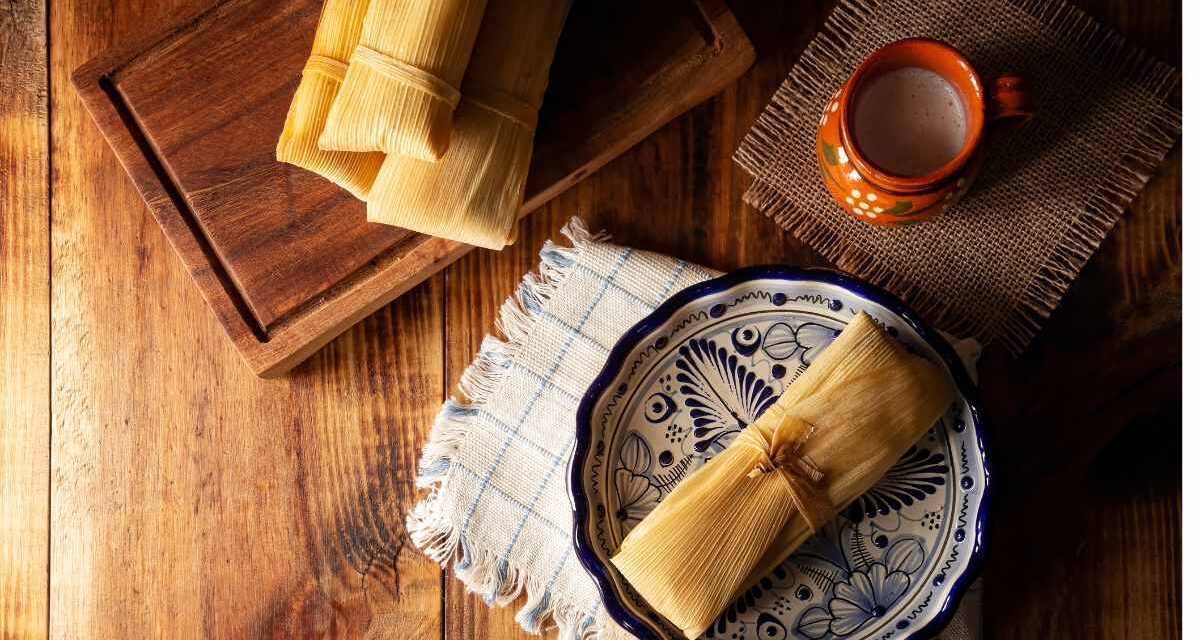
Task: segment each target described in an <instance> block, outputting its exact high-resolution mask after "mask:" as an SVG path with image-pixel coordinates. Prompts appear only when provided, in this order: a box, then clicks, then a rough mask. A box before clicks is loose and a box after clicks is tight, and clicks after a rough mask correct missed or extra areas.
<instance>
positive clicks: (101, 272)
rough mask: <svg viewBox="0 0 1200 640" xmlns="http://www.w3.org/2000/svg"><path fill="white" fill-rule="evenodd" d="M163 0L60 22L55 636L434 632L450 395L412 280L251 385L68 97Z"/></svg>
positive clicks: (92, 4)
mask: <svg viewBox="0 0 1200 640" xmlns="http://www.w3.org/2000/svg"><path fill="white" fill-rule="evenodd" d="M172 8H173V7H171V6H169V3H162V4H156V3H150V4H144V3H130V2H125V1H122V0H75V1H74V2H70V3H67V4H66V5H64V6H61V7H60V6H58V5H56V6H55V7H54V10H53V11H52V12H51V27H50V28H51V33H52V36H51V38H52V39H51V42H52V43H54V46H53V47H52V56H51V75H52V77H51V84H52V92H51V95H52V114H53V130H54V132H55V144H54V149H53V162H54V167H55V171H54V179H53V190H54V198H53V211H52V216H53V217H52V223H53V242H52V250H53V277H54V284H55V287H54V291H53V294H52V305H53V306H52V314H53V324H52V329H53V354H52V356H53V363H54V365H53V371H54V378H53V385H52V401H53V406H54V434H53V467H52V470H51V480H52V498H53V503H52V504H53V507H52V515H51V522H52V527H53V529H52V536H51V538H52V540H51V545H52V554H51V568H50V575H51V602H52V610H53V611H54V615H53V617H52V620H51V632H52V633H51V634H52V635H53V636H54V637H55V638H113V637H116V638H121V637H130V638H141V637H167V638H234V637H238V638H240V637H275V638H295V637H318V636H320V637H324V636H327V635H328V636H335V635H337V636H366V637H373V636H374V637H380V636H382V637H422V638H423V637H427V636H426V632H427V630H428V629H439V628H440V626H441V608H440V602H441V572H440V570H439V569H438V568H437V567H436V566H435V565H433V564H432V563H429V562H426V561H424V560H423V559H419V558H418V554H417V553H416V552H415V551H414V550H413V549H412V548H411V545H409V544H407V542H406V541H407V538H406V536H405V533H404V526H403V515H404V510H405V509H406V508H407V507H408V506H409V505H410V504H411V503H412V500H413V499H414V495H413V490H412V484H411V482H412V480H411V474H408V473H402V472H401V471H402V470H405V469H412V468H414V467H415V464H416V458H417V456H418V452H419V449H420V446H421V444H422V442H423V437H424V433H425V430H426V429H427V427H428V425H429V424H430V422H431V421H432V419H433V417H434V415H435V413H436V410H437V408H438V405H439V397H440V392H441V389H442V387H443V381H442V373H441V372H442V337H443V333H442V325H443V321H442V312H441V300H442V287H441V283H440V282H431V283H428V284H426V285H422V286H419V287H417V288H415V289H414V290H413V291H411V292H410V293H409V294H408V295H405V296H403V297H402V298H400V299H399V300H397V301H396V302H394V303H393V304H391V305H389V306H387V307H386V308H385V309H384V310H382V311H380V312H379V313H377V314H375V315H373V316H372V317H370V318H369V319H368V320H367V321H366V322H364V323H362V324H360V325H359V326H357V327H355V329H354V330H353V331H351V332H349V333H347V334H345V335H344V336H343V337H341V338H340V339H339V340H337V341H336V342H335V343H334V344H332V345H330V346H329V347H328V348H326V349H325V350H323V351H322V352H320V353H319V354H318V355H317V357H315V358H313V359H312V361H311V362H309V363H307V364H306V365H305V366H304V367H302V368H300V369H298V370H297V371H296V372H295V373H293V374H292V375H291V376H289V377H288V379H286V380H275V381H267V380H261V379H259V378H257V377H255V376H254V374H253V373H252V372H251V371H249V370H248V369H247V368H246V367H245V366H244V365H243V364H242V362H241V360H240V357H239V355H238V353H237V351H236V350H235V349H233V348H232V346H231V345H230V344H229V342H228V340H227V338H226V337H225V335H224V333H223V331H222V330H221V327H220V325H219V323H217V322H215V321H214V320H213V318H212V315H211V314H210V313H209V312H208V311H206V310H205V305H204V303H203V301H202V300H201V299H200V298H199V297H198V296H196V295H195V290H194V285H193V284H192V281H191V279H190V277H189V274H188V273H187V272H186V271H185V270H184V269H181V268H180V264H179V262H178V260H176V259H175V258H173V257H172V255H171V248H170V247H169V245H168V244H167V242H166V241H165V239H164V237H163V234H162V233H161V232H160V231H159V229H158V227H157V225H156V224H155V221H154V219H153V218H152V217H150V216H149V215H148V214H147V212H146V211H145V207H144V204H143V201H142V199H141V198H140V196H139V194H138V193H137V192H136V190H135V189H134V187H133V185H131V184H130V183H129V181H128V178H127V177H126V176H125V175H124V173H123V172H122V170H121V167H120V166H119V165H118V164H117V162H116V160H115V158H113V156H112V154H111V153H109V152H108V150H107V149H105V148H104V146H105V145H104V142H103V139H102V137H101V135H100V133H99V132H98V131H97V130H96V128H95V127H93V126H91V124H90V122H89V121H88V115H87V113H86V111H85V110H84V108H83V106H82V104H81V103H80V102H79V100H78V99H77V97H76V96H75V94H74V92H73V91H71V90H70V84H69V83H70V72H71V70H72V69H73V68H75V67H76V66H77V65H78V64H79V63H81V62H82V61H83V60H86V59H87V58H89V57H91V56H93V55H95V54H96V53H97V52H98V51H101V50H103V49H105V48H107V47H110V46H111V45H113V44H114V43H116V42H119V41H122V40H123V39H124V38H125V37H126V36H125V34H130V33H135V32H137V31H139V30H141V29H143V28H144V25H145V24H148V23H153V22H155V21H156V20H159V19H161V18H162V14H163V13H165V12H166V11H169V10H171V9H172Z"/></svg>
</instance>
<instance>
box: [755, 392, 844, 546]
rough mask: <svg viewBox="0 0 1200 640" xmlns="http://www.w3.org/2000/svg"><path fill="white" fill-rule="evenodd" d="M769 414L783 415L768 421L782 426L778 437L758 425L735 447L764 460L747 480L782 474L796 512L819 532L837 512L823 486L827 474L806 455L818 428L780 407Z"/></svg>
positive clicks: (775, 416)
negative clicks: (741, 447) (805, 445)
mask: <svg viewBox="0 0 1200 640" xmlns="http://www.w3.org/2000/svg"><path fill="white" fill-rule="evenodd" d="M767 412H768V413H774V414H781V415H773V416H768V419H772V418H774V419H777V420H778V421H779V423H780V426H779V427H778V428H777V429H776V430H775V435H774V437H770V436H768V435H767V433H766V432H765V429H764V428H763V427H762V426H761V425H760V423H757V422H756V423H754V424H751V425H750V426H748V427H746V429H745V430H744V431H743V432H742V434H741V435H740V436H739V437H738V438H737V439H736V440H735V441H734V444H733V446H743V447H750V448H752V449H756V450H757V451H758V453H759V455H760V456H761V460H760V461H759V462H758V464H757V465H755V467H754V468H753V469H751V470H750V473H747V474H746V477H747V478H757V477H759V476H762V475H766V474H770V473H776V474H780V475H781V476H782V477H783V479H784V480H785V481H786V482H785V484H784V487H786V489H787V492H788V494H789V495H790V496H791V498H792V504H793V505H794V506H795V507H796V512H797V513H799V514H800V516H801V517H802V518H804V520H805V522H807V523H808V526H809V527H810V528H812V529H814V530H815V529H819V528H820V527H821V525H823V524H825V523H826V522H829V521H830V520H832V519H833V516H834V515H835V513H836V512H835V511H834V509H833V503H832V502H830V501H829V497H828V496H827V495H826V493H825V489H823V488H822V487H821V486H820V485H821V481H822V480H823V479H824V478H825V473H824V472H822V471H821V470H820V469H819V468H817V465H816V463H815V462H813V460H812V458H810V457H809V456H807V455H805V453H804V443H805V442H808V439H809V438H810V437H812V435H813V433H814V432H815V431H816V427H814V426H813V425H812V424H810V423H809V422H808V421H807V420H805V419H804V418H801V417H799V416H796V415H789V414H787V412H786V411H784V410H783V408H782V407H781V406H780V405H779V404H774V405H771V407H770V408H768V409H767Z"/></svg>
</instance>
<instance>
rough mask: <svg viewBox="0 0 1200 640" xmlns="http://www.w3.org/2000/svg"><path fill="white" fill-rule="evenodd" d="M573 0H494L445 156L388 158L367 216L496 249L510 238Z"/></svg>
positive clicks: (465, 85) (466, 81) (469, 72)
mask: <svg viewBox="0 0 1200 640" xmlns="http://www.w3.org/2000/svg"><path fill="white" fill-rule="evenodd" d="M569 7H570V0H490V2H489V3H488V8H487V11H486V12H485V13H484V18H483V26H482V27H481V28H480V32H479V39H478V41H477V42H476V43H475V52H474V54H472V56H471V64H470V65H469V66H468V67H467V73H466V77H465V78H464V79H463V97H462V101H461V102H460V103H459V105H458V112H457V113H456V114H455V117H454V135H453V136H452V137H451V139H450V147H449V148H448V149H447V151H446V155H445V156H444V157H443V158H442V160H441V162H439V163H437V164H431V163H428V162H421V161H420V160H416V159H414V158H411V157H405V156H400V155H390V156H388V158H387V160H386V161H385V162H384V163H383V168H382V169H381V170H380V173H379V179H378V180H377V181H376V182H375V187H374V188H372V190H371V194H370V196H369V197H368V198H367V219H368V220H370V221H372V222H382V223H385V224H390V225H395V226H399V227H404V228H406V229H412V230H413V231H418V232H421V233H426V234H429V235H433V236H438V237H441V238H449V239H451V240H457V241H459V242H466V243H469V244H473V245H476V246H480V247H487V248H489V249H500V248H503V247H504V245H506V244H508V243H509V242H511V239H512V232H513V225H514V223H515V221H516V217H517V211H518V209H519V208H520V206H521V201H522V197H523V195H524V192H525V179H526V177H528V175H529V161H530V158H531V156H532V155H533V133H534V129H536V125H537V112H538V109H539V108H540V107H541V104H542V97H543V95H544V94H545V92H546V84H547V82H548V79H549V75H550V63H551V61H552V60H553V58H554V49H555V45H556V44H557V43H558V36H559V33H560V32H561V31H562V26H563V23H564V22H565V19H566V15H567V10H568V9H569Z"/></svg>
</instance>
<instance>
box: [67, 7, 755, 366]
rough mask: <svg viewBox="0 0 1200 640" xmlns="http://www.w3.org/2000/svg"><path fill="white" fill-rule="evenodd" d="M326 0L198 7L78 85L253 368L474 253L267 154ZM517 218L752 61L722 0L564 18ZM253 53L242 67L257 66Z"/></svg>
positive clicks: (294, 352)
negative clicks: (371, 211) (369, 208)
mask: <svg viewBox="0 0 1200 640" xmlns="http://www.w3.org/2000/svg"><path fill="white" fill-rule="evenodd" d="M320 8H321V2H320V0H215V1H214V0H191V3H189V4H187V5H184V6H181V7H180V8H178V10H177V17H174V18H172V19H169V20H163V21H159V22H155V21H148V22H147V24H148V25H154V28H150V29H146V28H143V29H141V30H139V31H138V32H137V33H130V34H129V36H128V37H125V38H120V39H118V40H116V41H115V44H114V45H113V46H112V47H111V48H108V49H106V50H105V51H104V53H102V54H100V55H98V56H97V57H95V58H92V59H90V60H88V62H87V63H85V64H83V65H82V66H81V67H79V69H78V70H77V71H76V72H75V73H74V75H73V80H74V83H75V85H76V88H77V89H78V91H79V95H80V97H81V98H82V100H83V103H84V105H85V106H87V108H88V110H89V111H90V112H91V114H92V116H93V118H94V119H95V120H96V125H97V126H98V127H99V128H100V130H101V131H102V132H103V134H104V136H105V138H107V140H108V141H109V143H110V144H111V145H112V147H113V151H114V152H115V153H116V155H117V157H118V158H119V159H120V161H121V163H122V164H123V165H124V166H125V169H126V170H127V171H128V173H129V176H130V178H131V179H132V180H133V182H134V184H135V185H136V186H137V188H138V190H139V191H140V192H141V194H142V196H143V198H145V200H146V203H147V205H148V206H149V207H150V209H151V211H152V213H153V214H154V216H155V218H156V219H157V220H158V222H159V224H160V225H161V226H162V228H163V232H164V233H165V234H166V235H167V238H168V239H169V240H170V242H171V244H172V245H173V246H174V248H175V250H176V252H177V253H178V254H179V257H180V259H181V260H182V261H183V263H184V265H186V267H187V268H188V272H189V273H190V274H191V275H192V277H193V278H194V279H195V281H196V285H197V287H199V289H200V291H201V294H202V295H203V296H204V297H205V299H206V300H208V302H209V305H210V306H211V307H212V310H213V312H214V313H215V314H216V316H217V318H218V319H219V321H220V322H221V324H222V326H223V327H224V328H225V330H226V331H227V332H228V333H229V336H230V338H231V339H232V340H233V341H234V344H235V345H236V346H237V347H238V350H239V351H241V353H242V354H243V356H244V357H245V358H246V361H247V363H248V364H249V365H250V366H251V368H253V369H254V370H255V371H256V372H258V373H259V374H262V375H277V374H279V373H282V372H284V371H286V370H288V369H290V368H291V367H292V366H295V365H296V364H298V363H299V362H300V361H301V360H303V359H304V358H306V357H308V356H309V355H311V354H312V353H313V352H314V351H316V350H317V349H318V348H319V347H320V346H321V345H323V344H325V343H326V342H328V341H329V340H330V339H332V338H333V337H334V336H336V335H337V334H339V333H341V332H342V331H344V330H345V329H347V328H348V327H349V326H350V325H352V324H354V323H355V322H357V321H358V320H360V319H362V318H363V317H365V316H366V315H368V314H370V313H371V312H372V311H375V310H376V309H378V308H379V307H380V306H382V305H384V304H386V303H387V302H388V301H390V300H392V299H393V298H395V296H397V295H399V294H400V293H401V292H403V291H406V290H408V289H409V288H411V287H413V286H415V285H417V284H419V283H421V282H423V281H424V280H425V279H426V278H427V277H429V276H430V275H431V274H433V273H436V272H437V271H439V270H441V268H442V267H444V266H445V265H446V264H447V263H449V262H450V261H452V260H454V259H456V258H458V257H459V256H461V255H463V254H464V253H466V252H467V251H469V250H470V249H471V247H469V246H466V245H462V244H459V243H454V242H448V241H445V240H441V239H437V238H430V237H428V236H423V235H420V234H416V233H413V232H410V231H407V230H404V229H399V228H396V227H391V226H387V225H382V224H373V223H369V222H367V219H366V216H365V205H364V204H363V203H362V202H360V201H358V200H356V199H355V198H354V197H352V196H351V195H350V194H348V193H346V192H344V191H342V190H341V189H339V188H337V187H336V186H334V185H333V184H332V183H330V182H328V181H326V180H324V179H322V178H321V177H319V176H317V175H315V174H312V173H310V172H308V171H305V170H303V169H300V168H299V167H296V166H293V165H289V164H285V163H282V162H278V161H276V160H275V143H276V139H277V137H278V135H279V131H280V129H281V128H282V126H283V121H284V118H285V116H286V114H287V111H288V105H289V104H290V102H291V97H292V93H293V92H294V91H295V87H296V84H297V82H299V77H300V73H299V71H300V69H301V67H303V66H304V61H305V59H306V58H307V57H308V54H309V43H310V42H311V40H312V33H313V31H314V30H315V28H316V23H317V19H318V14H319V13H320ZM562 41H563V42H564V46H563V47H562V50H561V51H558V52H557V55H556V56H555V64H554V68H553V71H552V74H551V79H550V82H551V85H550V88H549V95H548V97H547V102H546V104H545V105H544V106H543V108H542V110H541V112H540V114H539V130H538V133H537V136H536V138H535V143H534V146H535V149H534V153H533V160H532V166H531V168H530V175H529V181H528V187H527V192H528V195H527V196H526V198H525V203H524V205H523V206H522V208H521V212H522V213H528V212H529V211H532V210H533V209H535V208H536V207H538V206H539V205H541V204H543V203H545V202H546V201H548V200H549V199H550V198H551V197H553V196H554V195H557V194H558V193H560V192H562V190H564V189H566V188H567V187H568V186H570V185H571V184H574V183H575V182H578V181H579V180H580V179H582V178H583V177H584V176H586V175H588V174H590V173H591V172H592V171H595V170H596V169H597V168H599V167H600V166H603V164H604V163H606V162H608V161H609V160H611V159H612V158H614V157H616V156H617V155H619V154H620V153H621V152H623V151H624V150H626V149H628V148H629V147H630V146H632V145H633V144H634V143H636V142H637V141H639V140H641V139H643V138H645V137H646V136H647V135H649V134H650V133H651V132H653V131H654V130H655V129H657V128H658V127H660V126H662V125H663V124H664V123H666V122H667V121H669V120H670V119H671V118H674V117H675V116H676V115H678V114H680V113H682V112H683V111H686V110H687V109H689V108H691V107H692V106H694V105H695V104H697V103H698V102H700V101H702V100H704V99H706V98H708V97H710V96H712V95H713V94H714V93H716V92H717V91H718V90H719V89H721V88H722V87H725V86H726V85H728V84H729V83H730V82H732V81H733V80H734V79H735V78H737V77H738V76H739V75H741V73H742V72H743V71H745V69H746V68H747V67H748V66H749V65H750V63H751V61H752V60H753V58H754V51H753V49H752V48H751V47H750V45H749V43H748V41H747V40H746V38H745V34H744V33H743V32H742V31H741V28H740V27H739V25H738V24H737V21H736V20H735V19H734V18H733V17H732V14H731V13H730V12H729V10H728V8H727V7H726V6H725V5H724V4H723V2H721V0H664V1H661V2H655V3H652V4H650V5H648V6H646V5H638V7H637V9H636V10H634V7H633V3H629V4H627V5H623V6H622V5H618V6H617V7H615V8H614V7H613V6H611V5H610V3H607V2H596V1H593V2H587V1H586V0H581V1H580V2H579V3H577V5H576V6H575V11H573V12H571V14H570V15H569V16H568V18H567V21H566V24H565V25H564V33H563V36H562ZM251 61H252V62H251Z"/></svg>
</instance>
